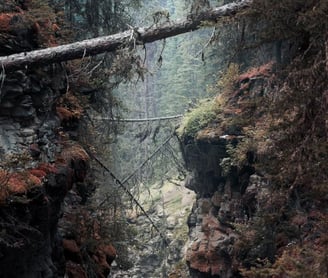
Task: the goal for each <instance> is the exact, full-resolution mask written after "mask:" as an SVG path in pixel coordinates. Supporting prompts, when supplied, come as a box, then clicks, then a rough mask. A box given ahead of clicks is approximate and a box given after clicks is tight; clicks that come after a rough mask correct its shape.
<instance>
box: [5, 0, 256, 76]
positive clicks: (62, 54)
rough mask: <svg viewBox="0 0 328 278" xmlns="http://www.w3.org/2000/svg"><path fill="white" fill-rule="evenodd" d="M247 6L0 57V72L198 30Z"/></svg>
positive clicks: (232, 6)
mask: <svg viewBox="0 0 328 278" xmlns="http://www.w3.org/2000/svg"><path fill="white" fill-rule="evenodd" d="M251 3H252V0H242V1H240V2H236V3H230V4H226V5H224V6H221V7H218V8H214V9H210V10H207V11H204V12H201V13H200V14H198V15H191V16H190V17H188V18H187V19H184V20H178V21H175V22H166V23H164V24H161V25H155V26H152V27H149V28H134V29H132V28H131V29H130V30H128V31H125V32H121V33H117V34H114V35H110V36H104V37H98V38H94V39H88V40H83V41H80V42H74V43H70V44H65V45H60V46H55V47H50V48H45V49H40V50H33V51H30V52H24V53H19V54H13V55H9V56H4V57H0V67H1V68H0V70H1V69H2V70H6V71H9V70H14V69H19V68H23V67H27V66H31V65H35V64H38V65H41V64H43V65H44V64H49V63H54V62H62V61H68V60H74V59H81V58H83V57H87V56H92V55H96V54H100V53H104V52H110V51H114V50H116V49H118V48H119V47H124V46H127V45H134V44H138V45H142V44H146V43H151V42H154V41H156V40H161V39H165V38H168V37H173V36H176V35H179V34H183V33H186V32H189V31H194V30H196V29H199V28H200V27H201V25H202V22H204V21H210V22H217V21H218V20H219V19H220V18H221V17H227V16H234V15H235V14H236V13H238V12H240V11H242V10H245V9H247V8H248V7H249V6H250V5H251Z"/></svg>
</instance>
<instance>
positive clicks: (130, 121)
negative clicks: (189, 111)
mask: <svg viewBox="0 0 328 278" xmlns="http://www.w3.org/2000/svg"><path fill="white" fill-rule="evenodd" d="M182 117H183V115H175V116H166V117H155V118H143V119H119V118H106V117H95V118H93V119H92V120H98V121H110V122H125V123H139V122H156V121H166V120H174V119H178V118H182Z"/></svg>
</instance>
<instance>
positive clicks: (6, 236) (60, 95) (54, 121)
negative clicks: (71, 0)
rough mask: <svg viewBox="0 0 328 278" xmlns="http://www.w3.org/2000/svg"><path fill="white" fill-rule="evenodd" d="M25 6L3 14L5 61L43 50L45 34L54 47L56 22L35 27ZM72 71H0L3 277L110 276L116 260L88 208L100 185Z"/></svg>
mask: <svg viewBox="0 0 328 278" xmlns="http://www.w3.org/2000/svg"><path fill="white" fill-rule="evenodd" d="M20 3H21V4H19V5H18V6H17V5H16V3H14V2H11V1H6V3H5V4H3V5H2V7H1V8H2V9H3V10H2V11H1V13H0V45H1V46H0V55H8V54H11V53H15V52H20V51H24V50H30V49H33V48H35V47H38V46H40V45H39V44H40V41H41V39H40V36H41V35H42V42H43V43H44V42H45V40H48V39H49V40H51V41H52V42H54V40H53V39H54V38H55V37H54V30H52V26H53V24H55V22H51V20H52V19H53V17H50V19H49V18H47V19H46V20H45V19H42V18H40V17H37V20H38V21H33V19H36V18H35V17H33V10H31V9H30V6H29V5H30V4H31V2H30V1H20ZM38 12H40V11H38ZM43 12H47V11H43ZM44 28H47V30H46V31H47V32H43V33H42V34H41V33H40V32H42V31H45V30H44ZM46 35H47V36H46ZM48 42H49V41H48ZM65 72H66V70H65V68H64V66H62V65H59V64H54V65H49V66H42V67H35V68H24V69H21V70H17V71H15V72H6V69H4V68H2V69H0V160H1V162H0V269H1V271H0V277H1V278H7V277H8V278H9V277H22V278H28V277H31V278H32V277H33V278H35V277H49V278H50V277H64V275H65V273H66V275H68V277H90V276H89V274H90V273H96V274H95V275H97V276H98V277H106V276H107V274H108V273H109V269H110V263H111V262H112V261H113V259H114V258H115V255H116V252H115V249H114V248H113V247H112V246H111V245H110V244H109V243H108V242H107V243H104V242H103V241H101V238H99V234H97V230H99V228H98V226H97V222H96V220H94V219H93V220H91V219H92V217H91V216H90V213H88V211H86V210H85V209H84V208H83V207H81V204H82V203H85V197H86V195H85V193H86V192H87V191H90V190H91V189H92V187H93V186H92V183H91V182H90V179H88V178H87V176H88V175H89V174H90V171H89V170H90V165H89V155H88V154H87V152H86V151H85V150H84V149H83V147H82V146H81V145H80V144H79V142H78V138H79V131H78V126H79V118H80V116H81V113H82V111H83V107H82V105H80V104H79V101H78V99H77V97H76V96H75V94H74V93H72V92H71V91H68V85H67V75H66V73H65ZM77 93H78V92H77ZM60 219H61V220H60ZM59 220H60V228H58V227H59ZM86 223H88V224H89V223H93V226H92V227H91V229H89V230H88V232H86V229H87V228H86V227H87V226H88V225H87V224H86ZM77 227H78V228H77ZM88 228H90V227H88ZM90 230H91V232H90ZM88 240H89V241H92V242H93V244H92V246H91V245H90V246H89V245H88V246H86V242H87V241H88ZM91 264H92V265H93V267H89V266H88V265H91Z"/></svg>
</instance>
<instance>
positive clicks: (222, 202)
mask: <svg viewBox="0 0 328 278" xmlns="http://www.w3.org/2000/svg"><path fill="white" fill-rule="evenodd" d="M231 137H232V138H231V139H224V138H220V137H219V136H218V137H217V138H202V139H200V140H197V141H196V142H193V143H191V144H187V145H185V146H184V152H185V156H186V157H187V158H188V159H187V166H188V167H189V169H190V170H192V176H190V178H189V179H188V181H187V183H186V186H187V187H188V188H191V189H193V190H194V191H195V192H196V193H197V200H196V202H195V203H194V206H193V209H192V212H191V214H190V215H189V219H188V226H189V236H190V241H191V243H190V244H189V247H188V249H187V253H186V260H187V262H188V264H189V267H190V269H191V275H192V277H207V276H206V275H208V276H209V277H237V276H236V273H234V270H233V252H234V250H233V245H234V243H235V241H236V240H237V238H238V233H237V232H236V231H235V227H234V226H233V223H242V222H244V221H246V219H247V213H246V210H245V208H246V205H247V204H246V203H245V196H246V195H247V194H246V191H247V190H245V188H243V187H247V186H248V185H249V180H250V177H251V176H252V175H253V174H254V168H253V167H252V166H251V165H249V166H248V167H245V168H244V169H242V170H241V171H238V170H237V169H234V168H230V167H229V168H230V169H229V172H224V169H223V168H222V163H220V162H222V161H223V162H227V160H228V159H229V158H228V154H227V152H226V148H227V145H228V144H231V143H232V142H233V141H235V140H238V139H237V138H236V136H231ZM252 177H254V175H253V176H252ZM248 205H250V204H248Z"/></svg>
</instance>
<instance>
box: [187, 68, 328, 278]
mask: <svg viewBox="0 0 328 278" xmlns="http://www.w3.org/2000/svg"><path fill="white" fill-rule="evenodd" d="M271 66H272V64H271V65H270V64H267V65H263V66H261V67H259V68H253V69H251V70H250V71H248V72H247V73H245V74H241V75H239V76H238V77H236V78H235V81H234V86H233V90H232V91H230V93H229V94H230V95H229V97H228V98H229V99H228V100H226V101H223V103H224V106H223V107H222V108H221V109H220V110H219V112H218V116H217V118H216V119H215V120H211V121H210V122H209V123H208V124H207V127H205V128H204V127H203V128H201V129H199V130H198V131H197V132H196V133H195V135H194V136H192V137H190V136H188V134H186V133H184V134H182V139H183V140H182V150H183V153H184V157H185V161H186V165H187V168H188V170H189V171H190V176H189V178H188V179H187V180H186V184H185V186H186V187H187V188H190V189H192V190H194V191H195V192H196V194H197V199H196V202H195V203H194V206H193V209H192V212H191V214H190V216H189V219H188V225H189V237H190V244H189V246H188V248H187V251H186V260H187V263H188V265H189V268H190V272H191V277H197V278H199V277H220V278H229V277H300V276H299V275H301V276H302V275H305V274H304V273H307V274H306V275H310V276H311V275H314V273H312V274H311V273H310V272H309V271H308V270H306V269H304V268H303V267H302V265H300V264H299V262H302V264H305V263H306V262H308V263H309V264H310V265H311V267H313V269H315V273H316V274H315V275H318V276H317V277H324V276H325V273H326V269H327V264H326V259H325V258H326V256H327V252H326V251H323V250H324V249H325V248H326V246H327V245H326V240H325V238H326V236H325V235H324V233H323V231H324V230H325V229H326V227H327V225H326V223H327V221H326V220H325V219H327V218H326V217H327V214H326V212H327V211H326V209H327V206H326V204H327V203H326V200H327V196H328V195H327V194H326V193H324V194H322V193H323V192H326V189H324V188H326V186H325V185H324V184H326V178H325V177H322V178H323V180H322V181H323V184H322V185H320V184H321V180H320V181H319V180H317V179H316V178H315V176H314V175H313V173H314V172H317V167H311V165H309V164H306V162H305V161H304V160H302V161H301V160H299V161H298V162H295V154H296V153H298V150H299V148H298V147H297V144H298V143H297V142H298V141H297V140H298V139H297V138H303V137H296V136H295V135H294V137H292V138H291V137H289V139H288V140H292V144H290V145H286V146H288V148H289V149H284V150H281V147H282V145H279V146H278V147H277V145H275V142H276V141H278V142H282V143H280V144H285V142H286V141H283V140H280V139H281V138H284V132H286V133H287V132H288V128H287V129H286V125H283V127H284V129H282V130H281V129H279V125H280V123H284V121H288V120H287V119H295V118H293V117H294V115H295V114H297V113H298V112H297V111H300V110H298V109H299V108H295V107H296V106H293V107H292V110H293V109H295V110H294V112H291V111H289V113H290V114H288V116H286V118H281V117H280V116H278V117H277V114H274V113H276V112H273V113H272V114H270V113H268V111H265V109H268V107H270V109H276V110H277V111H280V110H279V108H280V106H281V105H285V106H284V107H288V105H290V103H284V104H282V102H279V103H280V104H279V106H278V107H277V106H276V107H273V106H268V105H271V103H269V104H268V101H267V100H266V98H265V97H266V96H268V95H270V94H271V95H274V97H275V98H277V95H275V94H278V92H277V91H275V86H276V84H277V83H275V82H276V81H274V77H273V75H272V74H271V73H270V72H271V69H272V68H271ZM304 78H312V77H311V76H306V77H304ZM287 82H288V81H287ZM287 82H285V83H284V86H287V85H286V84H288V83H287ZM324 94H325V93H323V94H322V93H321V92H318V99H320V98H322V97H324ZM295 97H296V96H295ZM269 99H270V101H273V100H272V98H269ZM290 101H291V102H292V101H293V100H290ZM221 103H222V102H221ZM295 105H299V104H295ZM302 105H303V104H302ZM304 105H305V104H304ZM320 105H321V104H320ZM325 109H326V108H324V110H321V111H327V110H325ZM307 111H308V110H307ZM271 112H272V111H271ZM279 113H280V112H279ZM293 113H294V114H293ZM267 114H269V116H267ZM324 114H325V115H327V114H326V112H325V113H324ZM324 114H321V116H317V117H314V118H311V121H312V126H314V125H315V124H316V123H315V121H316V119H322V118H325V116H324ZM274 117H277V120H276V122H275V120H274ZM288 117H290V118H288ZM303 119H304V118H303ZM308 120H309V118H308ZM297 123H298V122H297ZM295 124H296V123H295ZM320 126H322V125H321V124H319V126H318V130H319V129H320ZM267 127H269V128H267ZM292 129H293V127H292ZM185 130H187V128H186V129H185ZM276 130H279V132H276ZM301 130H302V126H299V130H296V131H295V130H294V129H293V132H299V133H300V134H303V135H304V133H303V131H301ZM304 132H307V131H304ZM324 134H327V133H325V132H323V133H322V132H319V133H318V134H317V135H316V134H314V133H311V134H310V135H308V137H311V136H313V137H316V136H317V137H316V139H315V142H320V141H321V139H320V138H322V136H325V135H324ZM298 136H299V135H298ZM290 138H291V139H290ZM279 140H280V141H279ZM284 140H285V139H284ZM287 142H289V141H287ZM305 144H309V145H305ZM319 144H320V143H319ZM301 145H302V146H303V147H305V146H307V147H309V148H311V151H310V152H308V153H307V154H306V157H313V156H312V155H310V153H311V152H312V151H313V149H312V147H311V143H310V141H308V142H302V144H301ZM307 147H305V148H307ZM315 149H316V148H315ZM278 150H279V151H281V152H280V153H279V154H278V152H279V151H278ZM303 152H304V155H305V152H307V151H306V150H305V149H304V148H303ZM320 154H321V155H322V157H324V156H326V155H327V153H326V152H325V154H324V152H322V151H320ZM284 156H286V157H284ZM281 157H284V159H281ZM285 159H286V160H285ZM275 161H280V162H279V163H280V164H279V163H278V164H277V163H276V162H275ZM315 161H317V162H316V164H315V165H317V166H318V167H320V165H321V164H320V162H319V161H321V158H320V157H319V156H316V157H315ZM296 165H298V166H297V167H298V171H296V172H295V171H294V170H293V169H295V168H294V166H296ZM305 165H307V166H305ZM290 169H291V170H290ZM300 169H302V171H304V172H302V171H301V170H300ZM300 171H301V172H300ZM285 172H287V173H288V175H287V176H286V175H284V173H285ZM310 172H311V173H312V174H311V178H310V179H307V178H305V176H306V175H307V174H305V173H310ZM295 173H298V174H297V175H296V177H297V178H296V179H295V180H293V178H292V177H293V175H294V174H295ZM319 175H320V174H319ZM320 176H321V175H320ZM303 179H304V180H303ZM305 180H306V181H307V183H306V184H303V182H304V181H305ZM314 180H316V183H315V186H310V183H312V182H313V181H314ZM324 180H325V181H324ZM322 190H323V191H322ZM319 192H321V193H319ZM296 258H297V259H296ZM314 258H315V259H314ZM314 265H316V266H314ZM302 273H303V274H302Z"/></svg>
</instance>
